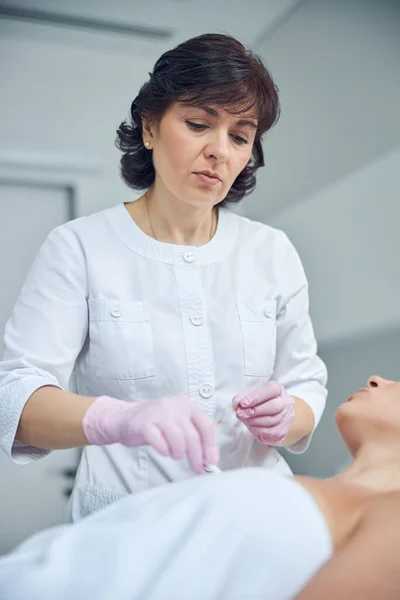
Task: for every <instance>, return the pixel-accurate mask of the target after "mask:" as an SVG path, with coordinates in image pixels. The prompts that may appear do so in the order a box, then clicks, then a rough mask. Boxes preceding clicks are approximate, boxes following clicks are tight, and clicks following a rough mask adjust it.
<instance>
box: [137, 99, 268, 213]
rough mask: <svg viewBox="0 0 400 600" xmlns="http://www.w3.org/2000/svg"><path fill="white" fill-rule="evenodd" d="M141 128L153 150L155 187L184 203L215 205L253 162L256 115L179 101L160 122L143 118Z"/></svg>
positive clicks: (198, 205) (205, 205) (202, 205)
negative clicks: (150, 121) (232, 112)
mask: <svg viewBox="0 0 400 600" xmlns="http://www.w3.org/2000/svg"><path fill="white" fill-rule="evenodd" d="M143 130H144V131H143V138H144V141H149V142H150V144H151V147H152V150H153V163H154V168H155V171H156V181H155V186H156V188H158V189H163V191H164V192H167V193H168V194H169V195H170V197H172V198H173V199H176V200H178V201H181V202H184V203H186V204H190V205H192V206H197V207H211V206H213V205H215V204H217V203H218V202H221V201H222V200H223V199H224V198H225V197H226V195H227V194H228V192H229V189H230V187H231V186H232V184H233V182H234V181H235V179H236V177H237V176H238V175H239V173H240V172H241V171H242V170H243V169H244V168H245V166H246V165H247V163H248V162H249V160H250V157H251V152H252V148H253V142H254V138H255V134H256V131H257V119H256V118H255V116H254V115H250V114H248V113H247V114H239V115H234V114H231V113H229V112H228V111H226V110H224V109H222V108H220V107H215V106H202V107H200V106H188V105H185V104H180V103H177V102H176V103H174V104H172V106H171V107H170V108H169V109H168V111H167V112H166V113H165V115H164V116H163V118H162V119H161V121H160V123H158V124H157V125H156V124H154V125H148V124H146V123H144V128H143Z"/></svg>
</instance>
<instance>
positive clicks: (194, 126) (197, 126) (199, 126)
mask: <svg viewBox="0 0 400 600" xmlns="http://www.w3.org/2000/svg"><path fill="white" fill-rule="evenodd" d="M186 125H188V126H189V127H190V128H191V129H195V130H196V131H201V130H202V129H207V125H202V124H201V123H192V121H186Z"/></svg>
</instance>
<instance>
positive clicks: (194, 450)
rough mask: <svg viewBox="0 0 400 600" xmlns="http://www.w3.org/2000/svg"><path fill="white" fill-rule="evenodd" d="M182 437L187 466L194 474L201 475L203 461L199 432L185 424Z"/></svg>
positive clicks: (192, 426)
mask: <svg viewBox="0 0 400 600" xmlns="http://www.w3.org/2000/svg"><path fill="white" fill-rule="evenodd" d="M184 435H185V439H186V457H187V460H188V463H189V466H190V468H191V469H192V471H193V472H194V473H196V474H197V475H201V474H202V473H203V465H204V463H205V459H204V455H203V447H202V443H201V438H200V435H199V432H198V431H197V429H196V427H195V426H194V425H192V424H189V425H187V424H185V430H184Z"/></svg>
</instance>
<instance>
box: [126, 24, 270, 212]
mask: <svg viewBox="0 0 400 600" xmlns="http://www.w3.org/2000/svg"><path fill="white" fill-rule="evenodd" d="M149 75H150V79H149V80H148V81H147V82H146V83H145V84H144V85H143V86H142V87H141V89H140V91H139V94H138V95H137V96H136V98H135V99H134V100H133V102H132V104H131V110H130V119H129V121H124V122H123V123H121V125H120V126H119V128H118V130H117V140H116V145H117V147H118V148H119V149H120V150H121V151H122V152H123V155H122V157H121V175H122V178H123V180H124V181H125V183H126V184H127V185H129V186H130V187H132V188H134V189H137V190H141V189H148V188H149V187H151V186H152V185H153V183H154V181H155V170H154V166H153V160H152V152H151V151H149V150H147V149H146V148H145V147H144V145H143V137H142V118H145V119H147V120H149V121H152V122H155V123H159V122H160V121H161V119H162V117H163V115H164V114H165V112H166V111H167V110H168V108H169V107H170V106H171V105H172V104H173V103H174V102H177V101H179V102H184V103H187V104H189V105H199V104H200V105H203V106H210V105H214V106H221V107H222V108H224V109H226V110H228V111H229V112H231V113H232V114H239V113H250V114H252V115H254V117H256V118H257V119H258V128H257V133H256V137H255V141H254V146H253V152H252V157H251V159H250V161H249V163H248V164H247V166H246V167H245V168H244V169H243V171H242V172H241V173H240V174H239V175H238V177H237V178H236V180H235V181H234V183H233V185H232V186H231V188H230V190H229V192H228V194H227V196H226V197H225V199H224V200H223V202H221V203H220V206H223V205H224V204H235V203H237V202H239V201H240V200H241V199H242V198H243V197H244V196H245V195H246V194H249V193H250V192H252V191H253V189H254V187H255V185H256V171H257V169H258V168H259V167H261V166H264V154H263V150H262V145H261V137H262V135H263V134H264V133H265V132H266V131H268V130H269V129H270V128H271V127H272V126H273V125H274V124H275V123H276V121H277V120H278V118H279V98H278V91H277V87H276V86H275V84H274V82H273V80H272V77H271V75H270V74H269V72H268V70H267V68H266V67H265V65H264V63H263V62H262V59H261V58H260V57H259V56H257V55H256V54H254V53H252V52H251V51H250V50H248V49H247V48H245V46H243V44H241V43H240V42H239V41H238V40H236V39H235V38H233V37H231V36H228V35H221V34H215V33H209V34H204V35H200V36H198V37H195V38H192V39H190V40H187V41H186V42H183V43H182V44H179V45H178V46H176V48H173V49H172V50H169V51H168V52H165V54H163V55H162V56H161V57H160V58H159V59H158V60H157V62H156V64H155V65H154V69H153V72H152V73H149Z"/></svg>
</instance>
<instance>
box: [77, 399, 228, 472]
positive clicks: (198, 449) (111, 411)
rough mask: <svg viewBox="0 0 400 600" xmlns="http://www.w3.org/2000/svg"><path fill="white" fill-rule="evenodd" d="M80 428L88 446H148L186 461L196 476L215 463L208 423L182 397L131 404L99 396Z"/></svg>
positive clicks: (216, 449)
mask: <svg viewBox="0 0 400 600" xmlns="http://www.w3.org/2000/svg"><path fill="white" fill-rule="evenodd" d="M82 426H83V431H84V434H85V436H86V438H87V440H88V441H89V442H90V443H91V444H94V445H96V446H104V445H106V444H115V443H120V444H124V445H125V446H130V447H136V446H147V445H148V446H152V447H153V448H154V449H155V450H157V451H158V452H159V453H160V454H162V455H163V456H170V457H171V458H174V459H175V460H181V459H183V458H184V457H186V458H187V460H188V462H189V465H190V467H191V469H192V470H193V471H194V472H195V473H197V474H199V475H200V474H202V473H203V464H205V463H208V464H210V465H216V464H217V463H218V460H219V451H218V446H217V442H216V439H215V433H214V425H213V423H212V421H211V419H210V418H209V417H208V416H207V415H206V414H204V413H203V411H202V410H201V409H200V408H199V407H198V406H196V404H195V403H194V402H192V400H191V399H190V398H189V397H188V396H185V395H183V394H182V395H179V396H170V397H165V398H160V399H159V400H150V401H149V402H132V403H131V402H124V401H122V400H117V399H116V398H110V397H109V396H100V397H99V398H97V399H96V400H95V401H94V402H93V404H91V406H90V407H89V408H88V410H87V412H86V414H85V416H84V417H83V421H82Z"/></svg>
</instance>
